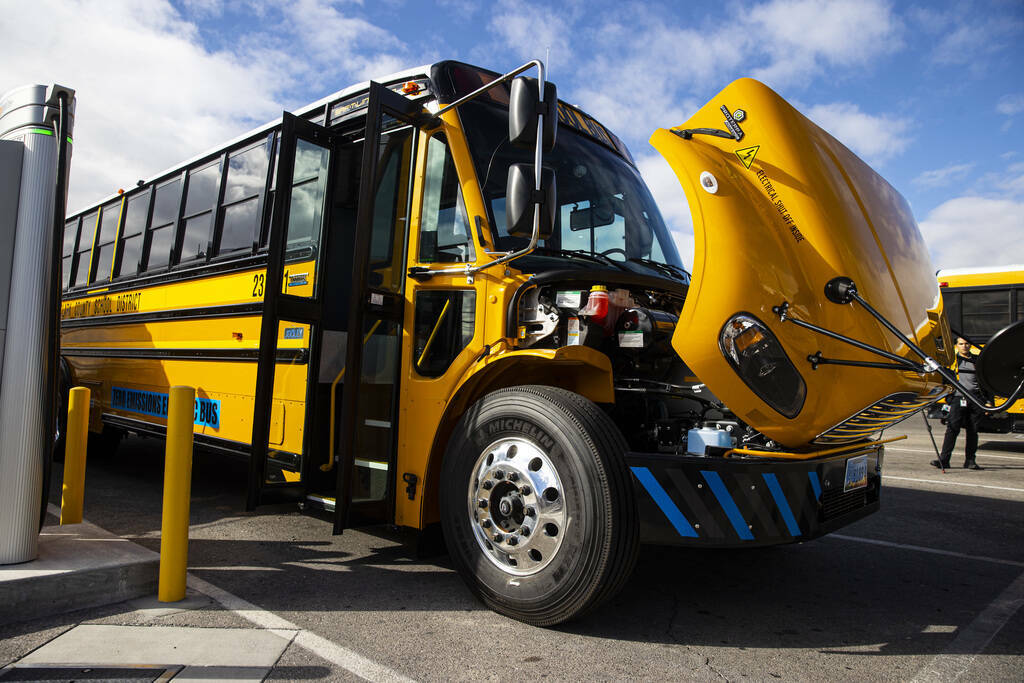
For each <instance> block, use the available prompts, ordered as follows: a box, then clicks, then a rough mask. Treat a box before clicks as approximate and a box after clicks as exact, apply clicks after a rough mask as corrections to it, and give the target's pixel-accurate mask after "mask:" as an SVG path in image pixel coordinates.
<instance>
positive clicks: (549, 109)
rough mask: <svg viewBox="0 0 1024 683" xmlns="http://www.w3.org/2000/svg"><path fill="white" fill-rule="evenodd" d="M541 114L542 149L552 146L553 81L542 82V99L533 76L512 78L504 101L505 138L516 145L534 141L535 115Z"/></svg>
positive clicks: (555, 123)
mask: <svg viewBox="0 0 1024 683" xmlns="http://www.w3.org/2000/svg"><path fill="white" fill-rule="evenodd" d="M538 114H543V115H544V124H543V125H544V134H543V138H542V143H543V147H542V149H543V151H544V152H550V151H551V150H552V149H554V148H555V138H556V135H557V132H558V91H557V89H556V88H555V84H554V83H550V82H547V83H544V101H543V102H541V101H540V88H539V87H538V84H537V79H536V78H529V77H527V76H519V77H518V78H515V79H513V80H512V92H511V94H510V96H509V103H508V139H509V141H510V142H511V143H512V144H513V145H515V146H517V147H534V146H535V145H536V144H537V115H538Z"/></svg>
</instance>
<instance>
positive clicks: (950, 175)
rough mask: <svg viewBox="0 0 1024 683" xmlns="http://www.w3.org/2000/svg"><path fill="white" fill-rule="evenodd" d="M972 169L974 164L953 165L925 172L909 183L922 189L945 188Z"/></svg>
mask: <svg viewBox="0 0 1024 683" xmlns="http://www.w3.org/2000/svg"><path fill="white" fill-rule="evenodd" d="M972 168H974V164H954V165H951V166H946V167H944V168H936V169H934V170H931V171H925V172H924V173H922V174H921V175H919V176H917V177H916V178H914V179H913V180H912V181H911V182H912V183H914V184H915V185H921V186H922V187H945V186H946V185H949V184H950V183H953V182H955V181H957V180H962V179H963V178H964V177H966V175H967V174H968V173H969V172H970V170H971V169H972Z"/></svg>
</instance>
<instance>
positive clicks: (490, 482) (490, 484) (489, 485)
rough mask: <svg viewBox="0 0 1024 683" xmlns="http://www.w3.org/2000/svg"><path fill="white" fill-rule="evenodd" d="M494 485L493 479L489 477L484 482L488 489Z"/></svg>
mask: <svg viewBox="0 0 1024 683" xmlns="http://www.w3.org/2000/svg"><path fill="white" fill-rule="evenodd" d="M493 487H494V482H493V481H491V480H490V479H488V480H487V481H485V482H484V488H485V489H487V490H488V491H489V490H490V489H491V488H493Z"/></svg>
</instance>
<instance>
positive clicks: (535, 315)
mask: <svg viewBox="0 0 1024 683" xmlns="http://www.w3.org/2000/svg"><path fill="white" fill-rule="evenodd" d="M524 287H525V288H526V289H525V290H524V292H523V293H522V296H521V297H520V299H519V305H518V311H517V319H516V333H517V334H516V337H517V346H519V347H520V348H544V349H556V348H560V347H563V346H577V345H580V346H588V347H590V348H593V349H595V350H597V351H600V352H601V353H603V354H604V355H606V356H607V357H608V359H609V360H610V361H611V366H612V375H613V385H614V389H615V404H614V405H608V406H604V407H605V409H606V410H607V411H608V412H609V414H610V415H611V417H612V418H613V419H614V421H615V423H616V425H617V426H618V427H619V430H620V431H621V432H622V434H623V436H624V437H625V438H626V440H627V442H628V443H629V446H630V448H631V449H632V450H634V451H639V452H648V453H666V454H667V453H671V454H679V455H683V454H688V455H708V456H712V455H718V454H721V453H723V452H724V451H725V450H727V449H730V448H736V447H743V448H757V449H761V450H775V449H777V448H778V446H777V445H776V444H774V443H773V442H772V441H770V440H768V439H766V438H765V437H764V436H763V435H762V434H761V433H760V432H758V431H757V430H755V429H753V428H752V427H750V426H749V425H747V424H745V423H743V422H742V421H741V420H740V419H739V418H737V417H736V415H734V414H733V413H732V411H730V410H729V408H728V407H727V406H726V405H725V404H723V403H722V401H720V400H719V399H718V398H717V397H716V396H715V395H714V394H713V393H712V392H711V390H710V389H709V388H708V387H707V386H706V385H704V384H703V383H702V382H701V381H700V379H699V378H698V377H696V375H695V374H694V373H693V371H692V370H690V368H689V367H687V365H686V363H685V362H684V361H683V360H682V358H680V357H679V354H677V353H676V351H675V349H674V348H673V347H672V343H671V340H672V335H673V332H674V331H675V327H676V324H677V322H678V320H679V313H680V311H681V310H682V307H683V302H684V300H685V295H682V294H677V293H673V292H668V291H664V290H658V289H653V288H650V287H644V286H633V285H622V284H603V283H600V282H596V281H595V282H594V283H592V284H591V285H590V286H589V287H587V286H585V285H583V284H581V283H580V282H578V281H576V282H571V283H559V282H551V283H545V284H540V285H529V284H528V285H525V286H524Z"/></svg>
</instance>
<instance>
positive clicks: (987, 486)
mask: <svg viewBox="0 0 1024 683" xmlns="http://www.w3.org/2000/svg"><path fill="white" fill-rule="evenodd" d="M947 469H954V468H947ZM885 481H919V482H922V483H925V484H943V485H945V486H968V487H973V488H979V489H996V490H997V491H1018V492H1021V493H1024V489H1015V488H1013V487H1011V486H992V485H991V484H968V483H967V482H965V481H948V480H943V479H916V478H914V477H896V476H893V475H891V474H889V475H886V476H885Z"/></svg>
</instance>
